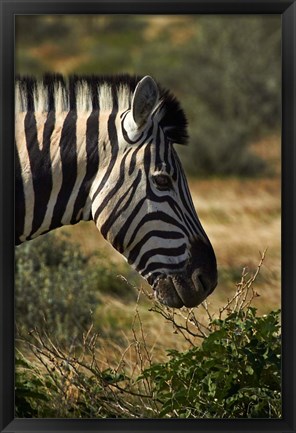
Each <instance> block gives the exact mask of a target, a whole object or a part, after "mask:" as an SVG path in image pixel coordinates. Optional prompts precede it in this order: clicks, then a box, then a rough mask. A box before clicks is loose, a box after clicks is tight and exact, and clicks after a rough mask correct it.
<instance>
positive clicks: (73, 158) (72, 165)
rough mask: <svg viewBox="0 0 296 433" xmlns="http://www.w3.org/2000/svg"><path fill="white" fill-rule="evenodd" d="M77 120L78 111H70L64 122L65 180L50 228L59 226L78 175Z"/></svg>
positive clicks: (63, 172) (62, 140) (63, 153)
mask: <svg viewBox="0 0 296 433" xmlns="http://www.w3.org/2000/svg"><path fill="white" fill-rule="evenodd" d="M76 121H77V113H76V112H75V111H70V112H69V113H68V114H67V117H66V119H65V121H64V124H63V129H62V134H61V140H60V152H61V164H62V174H63V181H62V186H61V189H60V191H59V194H58V198H57V201H56V204H55V207H54V212H53V217H52V221H51V225H50V230H52V229H54V228H56V227H59V226H60V225H61V220H62V218H63V215H64V213H65V210H66V207H67V204H68V202H69V198H70V196H71V194H72V191H73V187H74V184H75V181H76V176H77V149H76V138H77V137H76Z"/></svg>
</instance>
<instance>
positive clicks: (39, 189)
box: [24, 112, 55, 239]
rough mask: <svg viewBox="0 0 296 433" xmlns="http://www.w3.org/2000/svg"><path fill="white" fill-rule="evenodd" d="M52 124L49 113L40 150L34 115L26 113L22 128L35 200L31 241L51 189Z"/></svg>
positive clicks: (44, 209)
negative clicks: (23, 129)
mask: <svg viewBox="0 0 296 433" xmlns="http://www.w3.org/2000/svg"><path fill="white" fill-rule="evenodd" d="M54 124H55V116H54V113H49V114H48V116H47V119H46V122H45V125H44V131H43V143H42V149H40V148H39V144H38V138H37V123H36V117H35V113H33V112H28V113H27V114H26V116H25V121H24V128H25V136H26V145H27V149H28V154H29V160H30V167H31V173H32V182H33V188H34V198H35V200H34V212H33V222H32V230H31V233H30V234H29V236H28V239H31V237H32V236H33V234H34V233H35V232H36V231H37V230H38V229H39V227H40V226H41V224H42V222H43V220H44V216H45V213H46V209H47V204H48V200H49V197H50V192H51V189H52V177H51V161H50V137H51V134H52V131H53V129H54Z"/></svg>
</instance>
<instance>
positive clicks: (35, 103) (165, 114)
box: [15, 74, 188, 144]
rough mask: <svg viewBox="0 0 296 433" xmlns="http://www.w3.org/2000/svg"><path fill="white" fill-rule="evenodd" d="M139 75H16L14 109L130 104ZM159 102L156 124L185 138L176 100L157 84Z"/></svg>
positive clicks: (90, 108) (172, 136) (82, 109)
mask: <svg viewBox="0 0 296 433" xmlns="http://www.w3.org/2000/svg"><path fill="white" fill-rule="evenodd" d="M141 78H142V77H140V76H136V75H133V76H131V75H128V74H123V75H114V76H95V75H71V76H69V77H64V76H62V75H60V74H45V75H44V76H43V78H41V79H36V78H34V77H30V76H17V77H16V84H15V111H16V113H17V112H28V111H29V112H35V113H38V112H41V113H42V112H49V111H55V112H57V113H58V112H61V111H70V110H75V111H77V112H90V111H93V110H98V109H100V110H104V109H105V110H110V109H112V108H114V107H118V110H125V109H127V108H129V107H130V106H131V100H132V95H133V92H134V90H135V88H136V85H137V83H138V82H139V81H140V79H141ZM158 87H159V94H160V103H159V105H158V109H157V116H158V120H159V124H160V125H161V127H162V128H163V129H164V130H165V132H166V135H167V136H168V137H169V138H170V140H172V141H173V142H174V143H179V144H185V143H187V140H188V134H187V120H186V117H185V114H184V111H183V110H182V108H181V106H180V103H179V102H178V100H177V99H176V98H175V96H174V95H172V93H170V92H169V91H168V90H166V89H163V88H162V87H161V86H159V85H158Z"/></svg>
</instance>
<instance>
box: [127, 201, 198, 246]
mask: <svg viewBox="0 0 296 433" xmlns="http://www.w3.org/2000/svg"><path fill="white" fill-rule="evenodd" d="M143 201H145V199H143V200H142V201H141V202H140V203H141V206H142V203H143ZM139 210H140V209H138V210H135V211H134V212H132V214H131V215H130V217H129V219H128V222H129V220H131V221H132V220H133V219H134V218H135V216H136V215H137V214H138V213H139ZM149 221H154V222H155V224H159V222H160V221H163V222H165V223H166V224H171V225H173V226H175V227H178V228H179V229H180V230H182V232H183V233H184V234H185V235H186V236H187V237H188V238H189V232H188V230H187V228H186V227H184V226H183V225H182V224H180V223H179V221H177V220H175V219H174V218H173V217H171V216H170V215H168V214H166V213H164V212H161V211H158V212H151V213H148V214H146V215H144V217H143V218H142V219H141V221H140V222H139V224H138V225H137V227H136V228H135V230H134V232H133V235H132V237H131V238H130V240H129V243H128V245H127V247H129V246H130V245H132V243H133V242H134V240H135V238H136V236H137V234H138V231H139V230H140V228H141V227H142V226H143V225H144V224H145V223H146V222H149ZM129 225H130V224H129ZM129 225H127V222H125V224H124V226H123V228H122V230H123V229H125V230H127V228H128V227H129Z"/></svg>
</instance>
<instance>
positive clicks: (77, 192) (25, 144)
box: [16, 111, 99, 243]
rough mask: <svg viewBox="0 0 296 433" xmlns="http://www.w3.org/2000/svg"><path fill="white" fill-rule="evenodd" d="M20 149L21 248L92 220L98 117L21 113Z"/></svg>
mask: <svg viewBox="0 0 296 433" xmlns="http://www.w3.org/2000/svg"><path fill="white" fill-rule="evenodd" d="M24 125H25V134H24V133H23V130H24V129H23V127H24ZM16 145H17V150H18V152H17V158H16V240H17V243H20V242H24V241H25V240H29V239H32V238H35V237H37V236H39V235H40V234H43V233H46V232H48V231H51V230H53V229H55V228H57V227H60V226H63V225H67V224H76V223H77V222H79V221H80V220H82V219H83V220H89V219H90V218H91V213H90V207H91V204H90V199H89V190H90V187H91V184H92V181H93V179H94V177H95V176H96V174H97V172H98V165H99V150H98V147H99V146H98V113H96V112H95V111H94V112H92V113H78V114H77V112H76V111H69V112H62V113H58V114H57V113H55V112H50V113H34V112H27V113H18V115H17V116H16Z"/></svg>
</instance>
